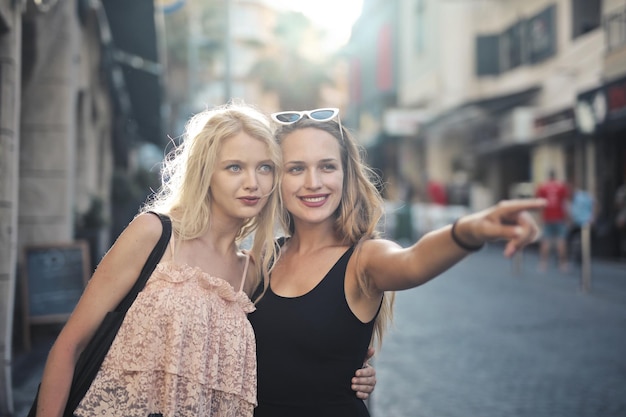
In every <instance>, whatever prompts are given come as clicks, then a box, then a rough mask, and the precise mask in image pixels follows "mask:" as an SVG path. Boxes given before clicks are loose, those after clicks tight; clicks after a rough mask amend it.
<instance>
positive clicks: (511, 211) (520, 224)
mask: <svg viewBox="0 0 626 417" xmlns="http://www.w3.org/2000/svg"><path fill="white" fill-rule="evenodd" d="M545 205H546V200H545V199H542V198H532V199H517V200H503V201H500V202H499V203H498V204H496V205H495V206H492V207H489V208H487V209H485V210H482V211H479V212H477V213H474V214H471V215H468V216H465V217H462V218H461V219H460V220H459V225H458V227H457V233H458V234H459V235H460V236H462V237H463V238H464V239H467V240H466V241H467V242H476V243H478V244H480V243H482V242H486V241H494V240H505V241H507V244H506V246H505V248H504V256H506V257H511V256H513V255H514V254H515V252H517V251H518V250H520V249H522V248H523V247H524V246H526V245H528V244H530V243H533V242H536V241H537V240H538V239H539V237H540V236H541V229H540V228H539V226H538V225H537V222H536V221H535V219H534V218H533V216H532V215H531V214H530V211H534V210H539V209H541V208H543V207H544V206H545Z"/></svg>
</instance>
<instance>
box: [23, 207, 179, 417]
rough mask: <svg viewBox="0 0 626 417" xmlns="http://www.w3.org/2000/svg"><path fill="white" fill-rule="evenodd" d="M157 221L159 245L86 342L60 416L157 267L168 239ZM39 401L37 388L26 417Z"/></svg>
mask: <svg viewBox="0 0 626 417" xmlns="http://www.w3.org/2000/svg"><path fill="white" fill-rule="evenodd" d="M149 213H152V214H154V215H156V216H158V217H159V219H161V224H162V226H163V231H162V232H161V237H160V238H159V241H158V242H157V244H156V245H155V247H154V248H153V249H152V252H150V255H149V256H148V259H147V260H146V263H145V264H144V266H143V268H142V270H141V274H140V275H139V277H138V278H137V281H135V284H134V285H133V287H132V288H131V289H130V291H129V292H128V294H126V296H125V297H124V298H123V299H122V301H121V302H120V303H119V304H118V306H117V307H116V308H115V310H114V312H115V313H119V314H115V315H110V314H107V316H106V317H105V318H104V320H103V322H102V323H101V324H100V327H99V328H98V330H97V331H96V333H95V334H94V336H93V338H92V339H91V340H90V341H89V343H88V344H87V346H86V347H85V349H84V350H83V352H82V353H81V355H80V356H79V358H78V360H77V362H76V367H75V370H74V376H73V378H72V384H71V386H70V391H69V394H68V398H67V403H66V405H65V411H64V413H63V415H64V416H72V415H73V412H74V410H75V409H76V407H77V406H78V404H79V403H80V401H81V400H82V398H83V397H84V396H85V394H86V392H87V390H88V389H89V387H90V385H91V383H92V381H93V380H94V378H95V377H96V374H97V373H98V370H99V369H100V365H101V364H102V361H103V360H104V357H105V356H106V354H107V352H108V350H109V347H110V346H111V343H112V342H113V339H115V336H116V334H117V331H118V329H119V327H120V326H121V324H122V321H123V320H124V316H125V315H126V312H127V311H128V309H129V308H130V306H131V305H132V303H133V301H135V299H136V298H137V295H138V294H139V292H140V291H141V290H142V289H143V287H144V286H145V285H146V282H147V281H148V278H150V275H152V272H153V271H154V269H155V268H156V266H157V264H158V263H159V261H160V260H161V258H162V257H163V254H164V253H165V249H166V248H167V244H168V243H169V240H170V238H171V235H172V223H171V220H170V218H169V217H168V216H166V215H165V214H161V213H156V212H152V211H150V212H149ZM109 317H110V318H111V320H110V321H107V319H108V318H109ZM38 399H39V388H37V394H36V395H35V399H34V401H33V404H32V406H31V408H30V411H29V413H28V417H35V415H36V413H37V402H38Z"/></svg>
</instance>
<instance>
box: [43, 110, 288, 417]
mask: <svg viewBox="0 0 626 417" xmlns="http://www.w3.org/2000/svg"><path fill="white" fill-rule="evenodd" d="M279 155H280V153H279V150H278V148H277V145H276V143H275V141H274V139H273V137H272V132H271V130H270V127H269V123H268V120H267V118H266V117H265V116H264V115H263V114H261V113H259V112H258V111H256V110H254V109H253V108H251V107H249V106H246V105H243V104H231V105H228V106H223V107H221V108H217V109H214V110H210V111H205V112H202V113H200V114H198V115H196V116H194V117H193V118H192V119H191V120H190V122H189V123H188V126H187V132H186V135H185V137H184V141H183V142H182V144H181V145H179V146H178V147H177V148H176V150H175V151H174V153H172V154H171V155H170V156H169V157H168V158H166V161H165V164H164V169H163V178H164V182H163V186H162V188H161V189H160V190H159V192H158V193H157V195H156V196H155V198H154V199H153V200H152V201H150V202H149V203H148V204H147V205H146V206H145V207H144V208H143V209H142V213H141V214H139V215H138V216H137V217H136V218H135V219H134V220H133V221H132V222H131V223H130V224H129V225H128V227H127V228H126V229H125V230H124V232H123V233H122V234H121V235H120V237H119V238H118V239H117V241H116V242H115V244H114V245H113V246H112V248H111V249H110V251H109V252H108V253H107V254H106V256H105V257H104V258H103V259H102V261H101V262H100V264H99V266H98V268H97V269H96V271H95V273H94V275H93V277H92V279H91V280H90V282H89V284H88V286H87V288H86V290H85V292H84V294H83V296H82V298H81V300H80V302H79V303H78V305H77V307H76V309H75V311H74V313H73V314H72V316H71V318H70V319H69V321H68V322H67V324H66V325H65V326H64V328H63V330H62V331H61V333H60V335H59V337H58V339H57V340H56V342H55V343H54V345H53V347H52V349H51V351H50V353H49V357H48V361H47V364H46V367H45V370H44V376H43V379H42V385H41V389H40V396H39V402H38V408H37V415H38V416H39V417H47V416H60V415H62V413H63V410H64V408H65V403H66V398H67V394H68V391H69V386H70V383H71V380H72V373H73V369H74V366H75V363H76V360H77V358H78V356H79V354H80V352H81V350H82V349H83V347H84V346H85V344H86V343H87V342H88V341H89V339H90V337H91V336H92V335H93V333H94V331H95V330H96V328H97V326H98V325H99V324H100V322H101V321H102V319H103V317H104V316H105V314H106V312H107V311H110V310H112V309H113V308H114V307H115V306H116V305H117V304H118V303H119V301H120V300H121V299H122V298H123V297H124V295H125V294H126V293H127V292H128V291H129V289H130V288H131V286H132V285H133V283H134V282H135V280H136V279H137V277H138V276H139V271H140V270H141V268H142V266H143V265H144V263H145V261H146V259H147V257H148V254H149V252H150V251H151V249H152V248H153V247H154V245H155V244H156V242H157V240H158V239H159V237H160V235H161V231H162V227H161V222H160V220H159V218H158V217H157V216H154V215H152V214H149V213H146V211H148V210H152V211H156V212H160V213H164V214H166V215H168V216H169V217H170V219H171V221H172V226H173V233H172V237H171V239H170V242H169V247H168V249H167V250H166V252H165V255H164V256H163V258H162V259H161V261H160V263H159V264H158V265H157V268H156V270H155V271H154V273H153V274H152V276H151V277H150V278H149V280H148V282H147V284H146V286H145V288H144V290H143V291H142V292H141V293H140V294H139V296H138V298H137V299H136V300H135V302H134V303H133V305H132V306H131V308H130V309H129V311H128V313H127V315H126V318H125V320H124V323H123V324H122V327H121V328H120V330H119V332H118V334H117V337H116V339H115V341H114V342H113V345H112V346H111V349H110V350H109V352H108V354H107V356H106V358H105V360H104V362H103V364H102V366H101V368H100V371H99V373H98V375H97V376H96V378H95V380H94V382H93V383H92V385H91V387H90V389H89V391H88V392H87V394H86V395H85V397H84V398H83V400H82V401H81V403H80V404H79V406H78V407H77V408H76V410H75V411H74V414H75V415H76V416H85V417H86V416H96V415H97V416H119V417H122V416H123V417H133V416H137V417H139V416H141V417H147V416H149V415H157V416H158V415H162V416H171V417H185V416H189V417H192V416H193V417H198V416H215V417H222V416H233V417H234V416H251V415H252V411H253V408H254V406H255V405H256V351H255V340H254V333H253V330H252V327H251V325H250V323H249V322H248V319H247V313H249V312H251V311H252V310H254V305H253V304H252V303H251V301H250V299H249V298H248V294H250V291H251V290H252V289H253V288H254V287H255V286H256V285H257V284H258V282H257V280H258V277H259V276H260V274H259V272H260V270H262V269H264V268H265V269H267V265H263V264H261V263H260V262H257V263H256V264H255V263H254V262H253V261H252V260H251V259H257V260H259V259H262V257H261V256H260V251H261V248H263V247H267V248H270V249H271V248H273V247H274V245H273V244H272V242H273V219H274V213H275V212H276V207H277V197H276V194H274V193H273V191H274V190H275V188H276V184H277V180H278V175H277V172H276V170H277V167H280V163H279ZM252 231H255V234H254V243H253V247H252V249H251V251H250V253H248V252H243V251H241V250H240V249H239V243H240V241H241V240H242V239H243V238H245V237H246V236H247V235H249V234H250V233H251V232H252Z"/></svg>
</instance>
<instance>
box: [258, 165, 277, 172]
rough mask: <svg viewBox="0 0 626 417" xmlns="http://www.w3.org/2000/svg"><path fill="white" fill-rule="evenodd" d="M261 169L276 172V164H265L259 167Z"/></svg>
mask: <svg viewBox="0 0 626 417" xmlns="http://www.w3.org/2000/svg"><path fill="white" fill-rule="evenodd" d="M259 171H261V172H263V173H271V172H274V165H271V164H263V165H261V166H260V167H259Z"/></svg>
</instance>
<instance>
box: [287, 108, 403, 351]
mask: <svg viewBox="0 0 626 417" xmlns="http://www.w3.org/2000/svg"><path fill="white" fill-rule="evenodd" d="M306 128H313V129H319V130H322V131H324V132H327V133H329V134H330V135H332V136H333V137H334V138H335V139H336V140H337V142H338V143H339V149H340V152H341V164H342V168H343V172H344V177H343V195H342V197H341V201H340V203H339V207H338V208H337V211H336V212H335V233H336V236H337V237H338V238H339V239H341V240H342V242H343V243H344V244H345V245H356V250H355V253H356V256H357V266H358V264H359V262H358V256H359V254H360V250H359V249H360V243H362V242H363V241H364V240H367V239H376V238H379V237H380V232H379V231H378V229H377V227H378V224H379V222H380V220H381V218H382V216H383V215H384V202H383V198H382V196H381V195H380V192H379V191H378V188H377V187H378V186H380V185H381V179H380V176H379V175H377V174H376V173H375V172H374V171H373V170H372V169H371V168H370V167H369V166H368V165H367V164H366V163H365V162H364V160H365V151H364V150H363V148H362V147H360V146H359V145H358V144H357V142H356V140H355V139H354V136H353V135H351V134H350V132H349V131H348V130H347V129H345V128H344V127H343V126H341V124H340V123H338V122H337V121H334V120H330V121H326V122H318V121H315V120H311V119H309V118H303V119H300V120H299V121H298V122H296V123H293V124H290V125H283V126H280V127H279V128H278V130H277V132H276V138H277V140H278V143H279V144H280V143H282V141H283V139H284V138H285V137H286V136H287V135H289V134H290V133H292V132H294V131H296V130H300V129H306ZM281 207H283V209H282V213H281V223H282V225H283V227H284V229H285V231H288V233H289V234H293V232H294V222H293V218H292V215H291V214H290V213H289V212H288V211H287V210H286V209H284V205H281ZM357 270H359V269H358V268H357ZM358 279H359V284H360V287H361V290H362V291H363V292H364V293H365V294H371V291H370V285H369V280H368V277H366V276H364V275H360V276H359V277H358ZM394 299H395V292H393V291H388V292H385V294H384V295H383V301H382V305H381V307H380V311H379V313H378V316H377V317H376V322H375V323H374V334H373V338H374V339H375V340H376V342H377V345H378V346H381V345H382V340H383V336H384V333H385V331H386V329H387V327H388V326H389V325H390V324H391V322H392V321H393V304H394Z"/></svg>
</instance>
